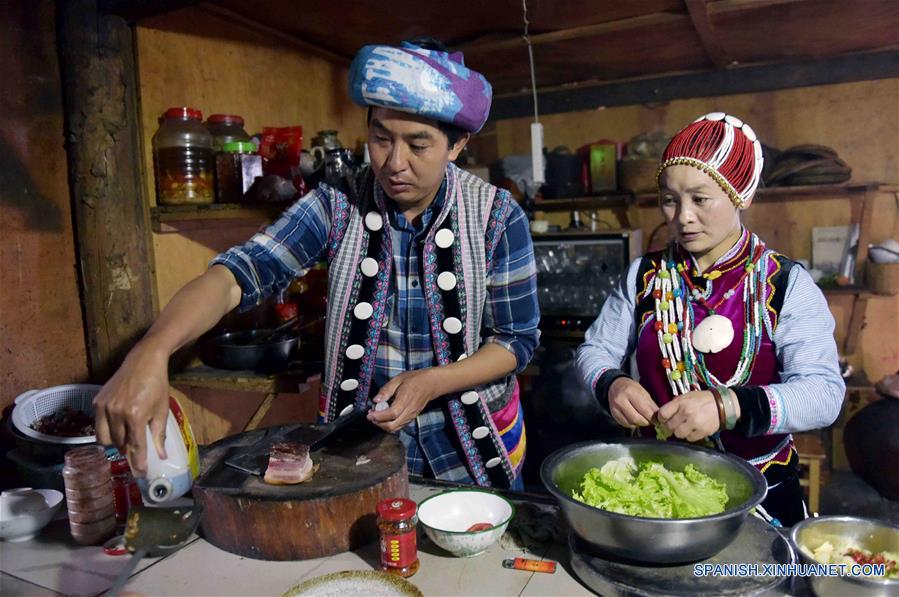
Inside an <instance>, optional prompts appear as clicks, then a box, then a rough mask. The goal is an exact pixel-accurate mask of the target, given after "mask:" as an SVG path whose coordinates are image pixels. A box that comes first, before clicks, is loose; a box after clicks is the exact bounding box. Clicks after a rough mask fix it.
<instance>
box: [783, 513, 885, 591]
mask: <svg viewBox="0 0 899 597" xmlns="http://www.w3.org/2000/svg"><path fill="white" fill-rule="evenodd" d="M790 539H791V540H792V541H793V545H795V546H796V551H798V552H799V556H800V557H801V558H802V561H803V562H804V563H806V564H823V563H825V562H819V561H817V560H815V559H814V558H812V551H813V550H814V549H817V548H818V547H820V546H821V545H822V544H823V543H824V542H825V541H830V542H831V543H832V544H833V545H834V546H835V547H837V546H838V544H839V543H843V542H848V543H852V544H854V546H855V547H860V548H862V549H866V550H868V551H872V552H878V551H891V552H893V553H897V552H899V526H895V525H892V524H890V523H888V522H884V521H882V520H872V519H870V518H860V517H857V516H819V517H818V518H807V519H805V520H803V521H802V522H800V523H799V524H797V525H796V526H794V527H793V530H792V531H791V532H790ZM850 572H851V570H850ZM810 578H811V583H812V588H813V589H814V590H815V594H816V595H819V596H820V597H829V596H830V595H857V596H863V595H884V596H887V595H899V579H889V580H887V579H884V578H866V577H864V576H820V575H819V576H814V575H813V576H811V577H810Z"/></svg>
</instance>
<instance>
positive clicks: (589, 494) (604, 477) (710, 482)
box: [572, 457, 727, 518]
mask: <svg viewBox="0 0 899 597" xmlns="http://www.w3.org/2000/svg"><path fill="white" fill-rule="evenodd" d="M572 497H573V498H574V499H576V500H579V501H581V502H583V503H585V504H588V505H590V506H595V507H597V508H602V509H603V510H609V511H610V512H617V513H619V514H628V515H630V516H643V517H647V518H699V517H702V516H711V515H713V514H718V513H720V512H723V511H724V508H725V506H726V505H727V486H726V485H725V484H724V483H722V482H720V481H716V480H715V479H713V478H711V477H709V476H708V475H706V474H704V473H702V472H700V471H698V470H696V468H695V467H694V466H693V465H692V464H688V465H687V466H686V467H685V468H684V471H683V472H677V471H671V470H669V469H668V468H666V467H665V465H663V464H661V463H660V462H653V461H648V462H643V463H641V464H640V465H639V466H637V464H636V463H635V462H634V460H633V459H632V458H630V457H623V458H618V459H616V460H610V461H609V462H607V463H605V464H604V465H603V467H602V468H601V469H599V468H591V469H590V470H588V471H587V473H586V474H585V475H584V479H583V481H582V482H581V485H580V491H574V492H572Z"/></svg>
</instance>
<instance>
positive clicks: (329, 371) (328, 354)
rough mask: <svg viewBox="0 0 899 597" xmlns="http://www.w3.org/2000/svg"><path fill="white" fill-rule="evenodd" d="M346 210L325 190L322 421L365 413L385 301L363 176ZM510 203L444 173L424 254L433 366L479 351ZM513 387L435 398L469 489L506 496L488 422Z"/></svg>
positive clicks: (497, 445) (382, 238) (381, 241)
mask: <svg viewBox="0 0 899 597" xmlns="http://www.w3.org/2000/svg"><path fill="white" fill-rule="evenodd" d="M357 180H358V182H357V188H358V192H357V193H356V196H357V197H358V199H357V200H356V201H355V202H354V201H352V200H350V199H349V198H347V196H346V195H345V194H343V193H342V192H340V191H337V190H335V189H330V192H331V193H333V194H334V195H333V202H332V205H334V213H332V224H331V232H330V237H329V238H328V245H327V249H328V262H329V271H328V289H329V290H328V319H327V328H326V338H327V341H326V342H325V346H326V347H325V371H324V375H323V380H322V390H321V399H320V412H319V415H320V417H321V419H322V420H324V421H331V420H333V419H334V418H336V417H337V416H338V415H339V414H340V413H341V412H344V411H346V410H347V409H348V407H350V406H355V407H356V408H360V409H363V410H368V408H370V406H371V401H370V400H369V392H370V390H371V380H372V374H373V372H374V367H375V360H376V358H377V352H378V342H379V340H380V336H381V328H382V327H383V326H384V325H386V323H387V317H388V316H389V313H387V309H386V307H387V292H388V287H389V282H390V276H391V275H393V272H392V263H393V253H392V249H391V237H390V230H389V226H390V220H389V218H388V217H387V212H386V206H385V195H384V191H383V189H381V187H380V185H379V184H377V183H376V182H375V181H374V177H373V175H372V174H371V172H370V171H366V172H365V173H363V174H362V175H361V176H360V177H359V178H358V179H357ZM511 201H512V198H511V195H510V194H509V193H508V191H505V190H502V189H497V188H496V187H494V186H493V185H490V184H488V183H486V182H484V181H483V180H481V179H479V178H477V177H475V176H473V175H472V174H469V173H468V172H465V171H464V170H460V169H459V168H457V167H456V166H455V165H453V164H449V166H448V167H447V169H446V201H445V202H444V205H443V208H442V209H441V211H440V213H439V214H437V216H436V219H435V220H434V223H433V225H432V226H431V229H430V231H429V232H428V234H427V237H426V239H425V242H424V245H423V246H422V247H421V251H422V254H421V259H422V264H423V269H424V280H423V283H422V290H423V293H424V297H425V302H426V304H427V308H428V318H429V323H430V326H431V339H432V342H433V347H434V354H435V356H436V359H437V362H438V364H439V365H447V364H449V363H451V362H454V361H458V360H461V359H464V358H466V357H467V356H468V355H470V354H473V353H474V352H475V351H477V350H478V348H479V347H480V345H481V337H480V331H481V319H482V316H483V310H484V305H485V304H486V299H487V273H488V266H489V264H490V263H491V260H492V257H493V252H494V250H495V249H496V245H497V243H498V242H499V239H500V236H501V234H502V232H503V228H502V226H503V223H504V222H505V220H506V217H507V215H508V213H509V210H510V209H511V206H512V204H511ZM513 389H514V378H513V377H512V376H508V377H505V378H503V379H500V380H498V381H496V382H494V383H491V384H486V385H483V386H478V387H475V388H471V389H469V390H467V391H465V392H462V393H460V394H453V395H448V396H445V397H443V398H441V399H443V400H447V401H448V402H447V406H448V412H449V415H450V417H451V419H452V423H453V427H454V428H455V430H456V433H457V435H458V438H459V442H460V444H461V446H462V449H463V452H464V457H465V462H466V464H467V467H468V470H469V473H470V474H471V476H472V478H473V479H474V480H475V482H476V483H477V484H478V485H481V486H495V487H509V486H510V485H511V483H512V481H513V480H514V477H515V472H514V470H513V467H512V465H511V462H510V461H509V455H508V453H507V451H506V449H505V446H504V445H503V442H502V440H501V439H500V436H499V432H498V430H497V428H496V426H495V425H494V423H493V419H492V418H491V416H490V413H491V411H492V412H496V411H498V410H500V409H501V408H502V407H503V406H505V405H506V404H507V403H508V401H509V399H510V397H511V394H512V391H513Z"/></svg>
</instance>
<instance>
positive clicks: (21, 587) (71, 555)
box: [0, 484, 590, 597]
mask: <svg viewBox="0 0 899 597" xmlns="http://www.w3.org/2000/svg"><path fill="white" fill-rule="evenodd" d="M442 490H443V489H441V488H434V487H429V486H421V485H416V484H412V485H411V487H410V493H411V497H412V499H414V500H415V501H421V500H422V499H424V498H425V497H427V496H428V495H430V494H432V493H436V492H439V491H442ZM422 536H423V535H422ZM516 556H517V557H529V558H533V559H543V557H546V558H547V559H552V560H555V561H558V562H560V565H559V566H557V567H556V572H555V574H543V573H534V572H524V571H519V570H508V569H505V568H503V567H502V561H503V560H504V559H506V558H513V557H516ZM126 558H127V556H108V555H106V554H105V553H104V552H103V549H102V548H101V547H82V546H79V545H77V544H76V543H75V542H74V541H72V539H71V537H70V536H69V531H68V524H67V522H66V521H65V520H57V521H54V522H53V523H51V524H50V525H49V526H48V527H47V528H45V529H44V530H43V531H42V532H41V534H40V535H38V536H37V537H36V538H35V539H33V540H31V541H27V542H24V543H0V595H3V597H7V596H10V597H11V596H13V595H57V594H65V595H99V594H101V593H103V592H104V591H106V590H107V589H108V588H109V587H110V586H111V585H112V583H113V581H114V580H115V577H116V576H117V574H118V572H119V570H121V569H122V568H123V567H124V566H125V563H126ZM419 558H420V561H421V567H420V568H419V571H418V572H417V573H416V574H415V575H414V576H412V577H411V578H410V579H409V581H410V582H411V583H412V584H414V585H415V586H417V587H418V588H419V589H420V590H421V591H422V592H423V593H424V594H425V595H534V596H536V595H589V594H590V592H589V591H588V590H587V589H586V588H585V587H584V586H582V585H581V584H580V583H579V582H578V581H577V580H575V579H574V578H573V577H572V576H571V575H570V574H569V572H568V571H567V570H566V569H565V568H564V566H563V563H564V565H567V559H568V557H567V552H566V550H565V548H563V547H561V546H558V545H554V546H553V547H551V548H550V549H549V551H548V552H547V553H545V554H544V553H528V552H526V551H521V550H510V549H506V548H504V547H503V546H502V545H501V544H500V543H496V544H494V545H493V546H492V547H491V548H490V549H489V550H488V551H487V552H486V553H484V554H481V555H479V556H475V557H473V558H455V557H453V556H452V555H450V554H448V553H447V552H445V551H443V550H441V549H440V548H439V547H437V546H435V545H434V544H433V543H431V542H430V541H428V540H427V539H423V540H422V541H421V544H420V545H419ZM372 569H375V570H376V569H379V553H378V546H377V544H376V543H375V544H371V545H367V546H365V547H363V548H361V549H359V550H357V551H355V552H347V553H341V554H337V555H334V556H330V557H326V558H318V559H315V560H304V561H299V562H267V561H262V560H254V559H250V558H244V557H241V556H237V555H234V554H231V553H228V552H226V551H223V550H221V549H219V548H217V547H215V546H213V545H211V544H210V543H208V542H206V541H205V540H203V539H200V538H194V539H193V540H192V541H191V542H190V543H189V544H188V545H186V546H185V547H184V548H182V549H181V550H179V551H177V552H175V553H174V554H171V555H169V556H167V557H164V558H160V559H156V560H152V559H146V560H144V561H142V562H141V563H140V564H139V565H138V568H137V570H136V572H135V574H134V575H133V576H132V577H131V581H130V582H129V583H128V585H127V586H126V588H125V589H124V591H123V593H128V594H138V595H180V596H183V595H280V594H282V593H283V592H285V591H287V590H288V589H290V588H291V587H293V586H295V585H297V584H298V583H300V582H302V581H305V580H308V579H310V578H313V577H316V576H319V575H322V574H327V573H329V572H338V571H342V570H372Z"/></svg>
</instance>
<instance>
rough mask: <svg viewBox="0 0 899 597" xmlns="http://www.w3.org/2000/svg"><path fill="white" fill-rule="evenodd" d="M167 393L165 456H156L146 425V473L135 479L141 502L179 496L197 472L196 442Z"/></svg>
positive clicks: (172, 397) (198, 470)
mask: <svg viewBox="0 0 899 597" xmlns="http://www.w3.org/2000/svg"><path fill="white" fill-rule="evenodd" d="M175 393H176V392H175V391H171V390H170V394H169V416H168V420H167V421H166V425H165V453H166V456H167V458H166V459H165V460H163V459H161V458H159V455H158V454H157V453H156V447H155V444H154V443H153V435H152V433H151V432H150V426H149V425H148V426H147V474H146V476H145V477H142V478H140V479H138V481H137V482H138V485H139V486H140V489H141V494H142V495H143V498H144V502H146V503H148V504H161V503H164V502H168V501H171V500H173V499H175V498H178V497H181V496H182V495H184V494H185V493H187V492H188V491H190V488H191V486H192V485H193V482H194V479H196V478H197V475H198V474H199V472H200V459H199V453H198V450H197V442H196V440H195V439H194V434H193V431H192V430H191V428H190V423H189V422H188V420H187V415H185V413H184V411H183V410H182V409H181V404H180V403H179V402H178V400H177V399H176V398H175V396H174V394H175Z"/></svg>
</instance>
